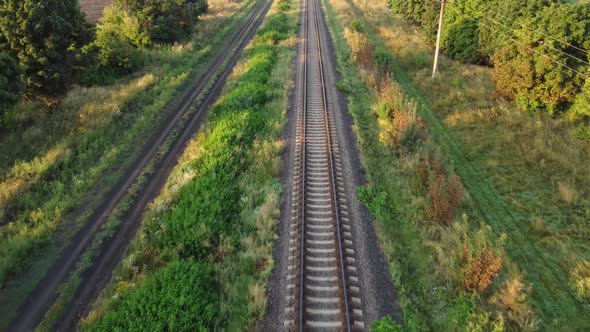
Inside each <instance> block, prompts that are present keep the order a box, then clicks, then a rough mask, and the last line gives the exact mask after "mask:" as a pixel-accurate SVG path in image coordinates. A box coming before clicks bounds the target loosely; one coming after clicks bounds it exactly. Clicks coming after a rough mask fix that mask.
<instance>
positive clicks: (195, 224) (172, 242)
mask: <svg viewBox="0 0 590 332" xmlns="http://www.w3.org/2000/svg"><path fill="white" fill-rule="evenodd" d="M262 126H263V120H262V118H261V115H260V114H256V112H255V111H240V110H239V108H238V109H234V110H231V111H230V110H227V113H223V114H221V115H220V117H219V118H218V119H217V120H216V121H215V126H214V128H213V130H212V131H211V132H210V134H209V135H208V136H207V139H206V140H205V142H204V143H203V149H204V150H205V151H206V153H204V154H203V155H202V156H201V157H200V158H199V159H198V160H197V161H196V162H195V165H194V168H195V172H196V173H197V174H199V175H200V176H199V178H198V179H197V180H196V181H192V182H190V183H189V184H188V185H186V186H184V187H183V188H182V190H181V192H180V193H179V199H178V201H177V202H175V208H174V209H171V210H169V211H168V212H167V214H165V215H164V216H163V217H162V222H161V224H158V229H157V230H155V231H156V232H157V231H158V230H159V229H161V232H162V237H163V241H164V245H165V246H166V248H169V250H172V251H173V252H172V254H174V255H179V256H180V257H196V258H199V259H205V258H207V255H209V254H210V253H211V250H212V249H213V248H214V247H215V246H216V244H217V243H218V240H219V238H220V236H221V235H222V234H229V233H230V232H231V230H232V229H233V228H234V227H235V225H233V224H232V221H233V220H234V219H235V215H236V213H238V211H239V210H238V209H239V204H238V202H239V199H240V191H239V188H238V187H237V183H236V181H235V177H236V176H237V175H238V174H239V171H240V170H241V168H242V167H243V166H242V164H241V163H242V158H243V153H244V151H245V148H246V147H248V146H249V145H250V144H251V143H252V142H253V141H254V138H255V135H256V133H257V132H258V131H259V130H261V129H262Z"/></svg>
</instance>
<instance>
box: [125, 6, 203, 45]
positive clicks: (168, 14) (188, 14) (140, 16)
mask: <svg viewBox="0 0 590 332" xmlns="http://www.w3.org/2000/svg"><path fill="white" fill-rule="evenodd" d="M114 7H115V8H117V10H119V11H121V12H125V13H126V15H129V16H131V17H134V18H135V19H137V21H138V23H139V27H140V32H141V34H142V36H147V38H148V39H147V40H148V42H149V43H165V44H167V43H173V42H175V41H178V40H180V39H182V38H185V37H187V36H188V35H190V33H191V32H192V29H193V27H194V24H195V23H196V21H197V18H198V17H199V16H200V15H202V14H204V13H205V12H206V11H207V9H208V4H207V1H206V0H159V1H140V0H116V1H115V2H114Z"/></svg>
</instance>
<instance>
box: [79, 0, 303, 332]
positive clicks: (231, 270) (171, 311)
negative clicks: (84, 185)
mask: <svg viewBox="0 0 590 332" xmlns="http://www.w3.org/2000/svg"><path fill="white" fill-rule="evenodd" d="M275 6H276V5H275ZM290 7H291V8H294V9H292V10H289V11H288V12H287V13H286V15H284V14H282V13H278V14H273V15H271V16H269V17H268V18H267V19H266V20H265V27H263V28H262V30H261V31H262V32H259V33H258V35H257V37H256V38H255V40H254V41H253V42H252V43H251V46H250V47H249V48H247V50H246V51H245V52H244V54H243V56H242V60H241V62H240V63H239V64H238V65H237V66H236V69H235V70H234V73H233V74H232V76H231V79H230V80H229V81H228V83H227V85H226V88H225V93H224V94H223V95H222V96H221V97H220V99H219V101H218V102H217V103H216V105H215V106H214V107H213V109H212V111H211V112H210V115H209V117H208V121H207V124H206V125H205V127H204V129H203V130H201V132H200V133H199V134H198V135H197V136H196V137H195V138H194V139H193V140H192V141H191V143H189V145H188V146H187V149H186V150H185V152H184V154H183V156H182V157H181V158H180V161H179V164H178V165H177V166H176V167H175V169H174V170H173V172H172V174H171V176H170V178H169V179H168V182H167V184H166V186H165V189H164V190H163V191H162V193H161V194H160V196H159V197H158V198H157V199H156V201H155V202H154V203H153V204H152V206H151V208H150V210H149V212H148V214H147V215H146V217H145V221H144V224H143V225H142V227H141V229H140V231H139V233H138V236H137V237H136V239H135V240H134V241H133V243H132V245H131V247H130V249H129V251H128V253H127V254H126V257H125V258H124V260H123V262H122V263H121V264H120V266H119V267H118V269H117V271H116V272H115V276H114V278H113V281H112V282H111V284H110V285H109V286H108V287H107V288H106V289H105V290H104V291H103V292H102V294H101V296H100V298H99V300H98V302H97V303H96V305H95V308H94V310H93V312H92V313H91V314H90V316H89V317H88V318H87V319H86V320H85V322H84V323H83V328H85V329H90V330H111V329H113V328H117V327H118V328H127V327H130V326H140V324H144V322H143V320H142V318H141V317H138V316H136V315H130V312H131V311H133V312H137V310H140V311H142V312H143V311H144V310H148V308H157V312H158V313H160V316H159V317H158V318H157V319H156V321H149V322H146V323H145V324H148V323H149V324H152V323H153V324H156V325H157V326H159V327H161V328H174V329H180V330H195V329H199V328H206V329H227V330H241V329H244V327H245V326H253V323H254V321H255V320H256V319H258V318H260V317H261V315H262V314H263V312H264V306H265V301H266V299H265V288H266V286H265V284H266V279H267V278H268V276H269V274H270V270H271V268H272V241H273V239H274V236H275V232H274V229H275V225H276V222H277V220H278V216H279V210H278V209H279V197H280V192H281V186H280V184H279V182H278V180H277V177H278V172H279V169H280V156H279V152H280V149H281V147H282V143H281V142H280V141H278V137H279V135H280V132H281V128H282V127H283V124H284V118H283V115H284V112H285V111H286V106H287V96H288V88H289V87H290V84H291V83H290V82H291V75H292V73H291V62H292V58H293V53H294V43H293V38H294V37H293V35H294V27H295V21H296V17H297V15H296V14H297V11H296V10H295V8H296V4H291V6H290ZM281 8H282V9H285V5H284V4H283V5H282V6H281ZM281 22H282V23H281ZM270 27H272V28H270ZM270 29H272V31H274V32H276V33H278V34H281V35H282V37H281V38H280V39H279V40H268V39H266V36H265V35H266V34H267V32H268V31H269V30H270ZM287 37H289V38H287ZM285 38H287V39H285ZM275 42H277V43H275ZM261 91H262V93H260V92H261ZM253 92H254V93H253ZM168 262H173V263H168ZM175 264H201V266H204V267H207V268H211V269H212V271H213V276H214V282H211V283H209V284H202V285H201V286H202V287H197V286H198V285H195V287H193V291H192V292H188V293H186V294H185V297H187V298H190V299H191V300H190V301H189V302H190V303H194V304H193V305H191V306H179V304H178V301H177V300H175V299H174V298H173V297H169V296H168V293H169V292H170V291H166V290H165V289H159V290H158V291H155V290H153V286H152V285H153V284H154V283H156V280H158V279H159V278H161V276H162V275H163V274H167V272H166V271H167V270H169V269H170V268H171V266H174V265H175ZM168 282H169V283H171V285H170V286H168V287H170V290H172V289H174V283H176V282H178V283H182V282H185V281H184V280H183V278H181V277H179V278H177V280H169V281H168ZM179 286H180V285H179ZM179 288H182V287H179ZM166 289H168V288H166ZM162 291H165V292H166V294H163V293H161V292H162ZM199 292H205V293H207V294H219V296H218V297H215V298H213V297H212V298H209V299H207V300H205V301H200V302H199V303H196V302H198V301H199V300H198V298H199V296H198V294H199ZM160 298H164V299H165V300H161V299H160ZM206 308H214V309H213V310H214V315H204V316H203V318H202V319H201V320H200V321H199V322H197V321H194V320H193V321H191V322H189V323H187V324H185V325H182V326H178V325H173V321H172V320H171V318H170V317H172V316H176V315H181V316H183V317H187V319H188V320H191V319H194V318H195V316H196V315H197V316H198V314H196V313H199V312H206V313H208V312H209V311H208V310H207V309H206ZM149 310H152V309H149ZM156 325H150V326H156ZM142 326H143V328H145V327H146V326H147V325H142Z"/></svg>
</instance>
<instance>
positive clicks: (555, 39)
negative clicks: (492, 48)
mask: <svg viewBox="0 0 590 332" xmlns="http://www.w3.org/2000/svg"><path fill="white" fill-rule="evenodd" d="M488 12H491V13H494V14H496V15H497V16H500V17H502V18H506V17H505V16H503V15H501V14H499V13H497V12H495V11H493V10H491V9H488ZM515 22H516V23H518V24H519V25H520V26H521V27H523V28H526V29H529V30H531V31H533V32H537V33H539V34H541V35H543V36H544V37H549V38H548V39H552V40H554V41H557V42H560V43H562V44H564V45H567V46H570V47H572V48H575V49H576V50H578V51H580V52H582V53H584V54H586V55H588V51H587V50H585V49H583V48H581V47H578V46H576V45H572V44H570V43H568V42H566V41H563V40H560V39H557V38H555V37H551V36H549V35H548V34H545V33H543V32H542V31H541V30H538V29H534V28H531V27H530V26H528V25H526V24H524V23H522V22H518V21H515Z"/></svg>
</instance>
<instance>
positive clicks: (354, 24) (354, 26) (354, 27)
mask: <svg viewBox="0 0 590 332" xmlns="http://www.w3.org/2000/svg"><path fill="white" fill-rule="evenodd" d="M348 28H349V29H350V31H352V32H356V33H363V32H365V26H364V25H363V24H362V23H361V21H359V20H356V19H355V20H352V21H350V23H349V24H348Z"/></svg>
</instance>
